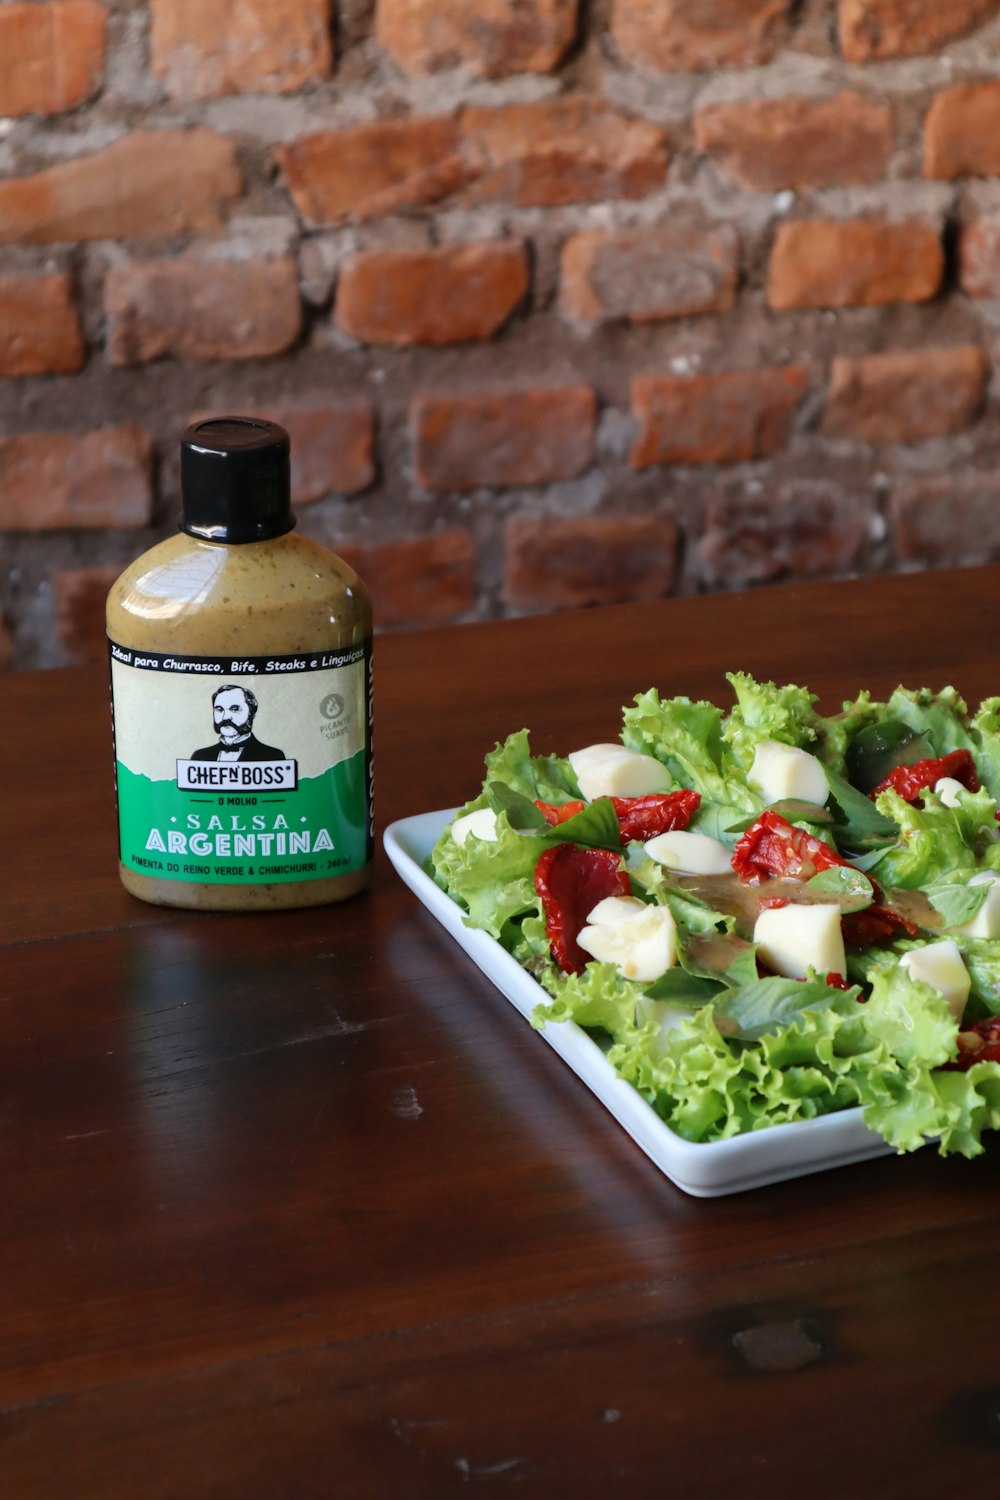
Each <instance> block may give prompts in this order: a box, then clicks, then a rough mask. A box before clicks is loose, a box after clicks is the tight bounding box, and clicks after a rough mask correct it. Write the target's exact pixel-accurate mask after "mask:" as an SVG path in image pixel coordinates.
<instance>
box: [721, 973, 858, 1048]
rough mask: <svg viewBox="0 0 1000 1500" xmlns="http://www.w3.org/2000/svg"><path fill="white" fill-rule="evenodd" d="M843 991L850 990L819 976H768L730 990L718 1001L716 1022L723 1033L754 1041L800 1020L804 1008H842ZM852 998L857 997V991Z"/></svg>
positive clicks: (810, 1009) (808, 1009)
mask: <svg viewBox="0 0 1000 1500" xmlns="http://www.w3.org/2000/svg"><path fill="white" fill-rule="evenodd" d="M846 993H849V992H848V991H845V990H839V989H836V988H835V987H834V986H833V985H829V984H827V983H826V981H825V980H824V979H822V978H820V977H819V976H818V975H813V976H812V977H811V978H809V979H807V980H800V979H783V978H781V977H780V976H778V975H770V976H769V977H768V978H766V979H755V980H754V981H753V982H752V983H750V984H747V985H744V986H743V987H742V988H741V989H738V990H731V991H729V992H728V993H727V994H726V995H725V996H723V997H722V998H721V999H720V1000H717V1001H716V1003H715V1021H716V1025H717V1026H718V1027H719V1029H720V1031H722V1033H723V1034H724V1035H725V1036H727V1037H737V1038H739V1039H740V1040H741V1041H744V1042H756V1041H759V1040H760V1038H761V1037H762V1036H764V1035H765V1034H766V1033H768V1032H776V1031H780V1030H781V1029H782V1028H783V1027H785V1026H788V1025H789V1024H790V1023H791V1022H793V1021H798V1020H800V1019H801V1017H802V1015H803V1012H805V1011H810V1012H813V1011H816V1010H829V1009H830V1008H831V1007H832V1008H834V1009H840V1010H842V1009H843V996H844V995H845V994H846ZM853 998H854V1000H855V1001H856V1000H857V998H858V996H857V992H855V993H854V996H853Z"/></svg>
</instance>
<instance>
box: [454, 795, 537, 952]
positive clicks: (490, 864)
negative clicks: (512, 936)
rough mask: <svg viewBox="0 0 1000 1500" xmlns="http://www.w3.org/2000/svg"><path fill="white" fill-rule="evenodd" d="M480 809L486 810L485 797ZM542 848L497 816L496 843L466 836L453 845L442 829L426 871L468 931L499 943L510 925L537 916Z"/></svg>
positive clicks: (481, 801) (503, 815)
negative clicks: (537, 872)
mask: <svg viewBox="0 0 1000 1500" xmlns="http://www.w3.org/2000/svg"><path fill="white" fill-rule="evenodd" d="M480 805H482V806H486V805H487V803H486V801H485V798H483V799H480ZM470 810H471V809H470ZM543 847H544V846H543V845H541V844H540V843H539V841H538V840H537V839H535V838H531V837H527V838H526V837H524V836H523V835H522V834H520V833H518V832H517V831H516V830H515V829H513V828H511V826H510V823H509V822H508V820H507V816H506V814H505V813H501V814H499V816H498V817H497V837H496V839H495V840H490V839H479V838H477V837H476V836H475V834H470V835H469V837H468V838H467V839H466V841H465V843H464V844H456V842H455V840H454V839H453V838H452V837H451V834H450V832H449V831H448V829H446V830H445V831H444V833H443V834H442V835H441V837H440V838H439V839H438V841H437V843H436V844H435V846H434V849H433V851H432V853H431V866H432V870H433V874H434V879H435V880H436V881H437V883H438V884H439V885H440V886H442V887H443V889H444V890H446V891H447V892H448V894H449V895H450V896H451V897H452V899H453V900H456V901H458V902H459V904H460V905H461V906H463V907H464V908H465V911H466V912H467V918H466V920H467V924H468V926H470V927H481V928H482V929H483V931H484V932H488V933H489V934H490V936H491V937H494V938H497V939H498V940H502V939H503V937H504V933H505V929H506V928H507V926H508V924H509V923H510V922H511V921H513V920H514V919H515V918H520V917H523V916H524V915H525V914H527V913H530V912H534V913H538V912H539V911H540V904H539V898H538V896H537V895H536V893H535V865H536V863H537V862H538V856H539V854H540V853H541V850H542V848H543ZM508 941H509V937H508ZM505 946H507V944H506V943H505Z"/></svg>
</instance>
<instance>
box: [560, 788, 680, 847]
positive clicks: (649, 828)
mask: <svg viewBox="0 0 1000 1500" xmlns="http://www.w3.org/2000/svg"><path fill="white" fill-rule="evenodd" d="M610 800H611V804H612V806H613V807H614V810H615V816H616V817H617V819H618V827H619V830H620V832H621V840H622V843H623V844H627V843H629V841H630V840H632V839H635V840H636V842H638V843H643V844H644V843H645V842H646V840H647V839H652V838H655V837H656V836H657V834H659V833H669V832H670V830H671V829H673V828H686V827H687V826H688V824H689V823H690V821H691V819H692V818H693V817H694V815H695V813H696V812H697V811H698V808H699V806H700V805H701V793H700V792H692V791H689V790H688V789H687V788H683V789H682V790H681V791H679V792H651V793H650V794H649V795H648V796H645V797H612V798H611V799H610ZM585 805H586V804H585V803H583V802H563V803H561V804H559V803H555V802H539V801H536V802H535V806H536V807H537V808H538V811H539V812H540V813H541V815H542V817H543V818H544V819H545V821H546V823H549V824H551V825H552V827H553V828H557V827H558V826H559V824H560V823H565V822H566V820H567V819H568V818H573V817H575V816H576V814H577V813H578V812H583V809H584V807H585Z"/></svg>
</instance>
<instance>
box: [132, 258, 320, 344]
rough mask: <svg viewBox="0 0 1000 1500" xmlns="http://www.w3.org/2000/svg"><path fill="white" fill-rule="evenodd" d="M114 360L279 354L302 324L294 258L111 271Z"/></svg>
mask: <svg viewBox="0 0 1000 1500" xmlns="http://www.w3.org/2000/svg"><path fill="white" fill-rule="evenodd" d="M104 309H105V312H106V313H107V316H108V359H109V360H110V361H111V363H112V364H113V365H136V364H143V363H145V362H146V361H147V360H151V359H159V358H160V356H161V355H165V354H167V355H173V356H174V357H175V358H179V359H260V358H263V357H264V356H265V355H268V354H280V353H281V352H282V350H284V349H287V348H288V347H289V345H291V344H293V343H294V342H295V339H296V338H297V337H298V333H299V329H300V327H301V323H302V305H301V302H300V299H299V281H298V269H297V267H296V264H295V262H294V261H293V260H290V259H284V260H232V261H227V260H214V261H202V260H193V259H191V260H152V261H139V262H136V263H135V264H133V265H129V266H123V267H121V268H120V269H117V270H112V271H109V272H108V276H107V281H106V283H105V288H104Z"/></svg>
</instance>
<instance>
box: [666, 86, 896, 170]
mask: <svg viewBox="0 0 1000 1500" xmlns="http://www.w3.org/2000/svg"><path fill="white" fill-rule="evenodd" d="M694 123H695V137H696V141H697V144H698V149H699V150H701V151H706V152H708V154H709V156H711V157H712V159H713V160H714V162H715V165H716V166H717V167H718V169H719V171H720V172H721V173H722V175H723V176H724V177H729V178H731V179H732V180H733V181H734V182H737V183H739V185H740V186H741V187H746V188H751V189H753V190H755V191H758V192H765V193H769V192H776V191H778V190H779V189H780V188H824V187H838V186H840V185H841V184H844V183H854V182H878V180H879V179H880V178H881V177H882V176H883V175H884V173H885V169H886V166H887V165H888V162H889V157H890V155H891V154H892V139H893V137H892V110H891V109H890V108H889V106H888V105H887V104H876V103H874V102H872V101H871V100H869V99H866V98H865V97H864V95H862V94H855V93H851V92H850V91H846V90H845V92H844V93H841V94H837V95H836V97H835V98H832V99H805V98H792V99H758V100H744V101H743V102H742V103H740V104H709V105H706V106H705V107H704V108H703V109H699V110H698V111H697V112H696V113H695V117H694Z"/></svg>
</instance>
